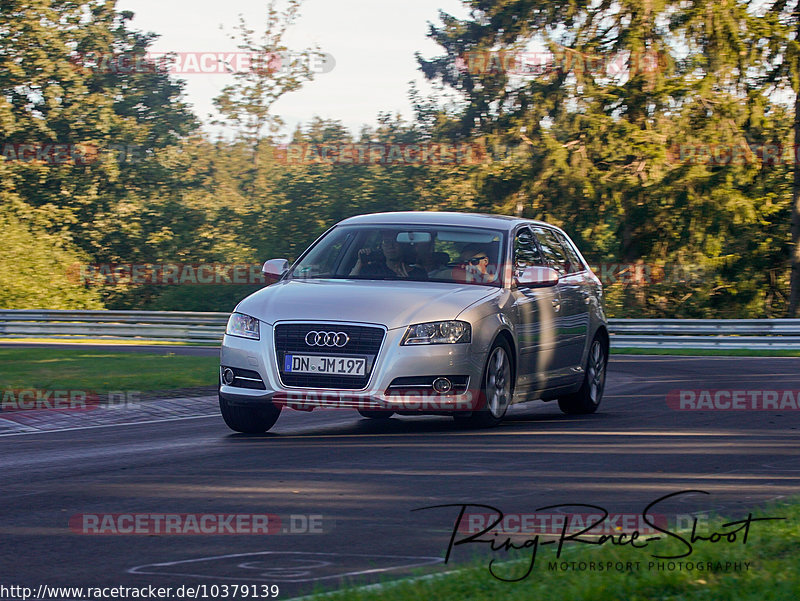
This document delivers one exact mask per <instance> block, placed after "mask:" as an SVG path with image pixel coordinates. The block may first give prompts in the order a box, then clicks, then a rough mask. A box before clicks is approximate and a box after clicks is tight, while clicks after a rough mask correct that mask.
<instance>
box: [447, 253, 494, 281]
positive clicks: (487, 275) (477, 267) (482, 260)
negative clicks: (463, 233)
mask: <svg viewBox="0 0 800 601" xmlns="http://www.w3.org/2000/svg"><path fill="white" fill-rule="evenodd" d="M489 261H490V259H489V253H487V252H486V251H485V250H484V249H483V248H481V247H480V246H477V245H473V244H469V245H467V246H465V247H464V248H463V249H461V253H460V255H459V261H458V262H459V266H458V267H456V268H455V269H454V270H453V272H454V273H453V279H455V280H457V281H463V282H468V283H476V284H492V283H494V282H495V281H497V266H495V265H490V263H489Z"/></svg>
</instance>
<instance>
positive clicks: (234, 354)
mask: <svg viewBox="0 0 800 601" xmlns="http://www.w3.org/2000/svg"><path fill="white" fill-rule="evenodd" d="M316 323H320V322H316ZM330 325H341V324H336V323H331V324H330ZM350 325H374V324H350ZM405 330H406V328H395V329H391V330H387V331H386V335H385V337H384V340H383V344H382V345H381V348H380V350H379V352H378V355H377V356H376V358H375V363H374V366H373V369H372V371H371V374H370V377H369V380H368V383H367V386H366V387H365V388H363V389H361V390H347V389H335V388H295V387H290V386H285V385H283V384H282V383H281V380H280V375H279V372H278V363H277V354H276V351H275V347H274V337H273V326H271V325H269V324H266V323H263V322H262V323H261V339H260V340H250V339H246V338H239V337H236V336H228V335H226V336H225V337H224V338H223V341H222V347H221V350H220V364H221V365H222V366H225V367H231V368H239V369H244V370H250V371H254V372H257V373H258V374H259V376H260V377H261V379H262V380H263V383H264V387H265V389H264V390H255V389H249V388H242V387H239V386H228V385H225V384H223V383H222V381H221V380H220V390H219V392H220V396H221V397H222V398H223V399H224V400H226V401H227V402H229V403H230V404H234V405H250V406H252V405H260V404H266V403H273V404H276V405H282V406H286V407H290V408H293V409H299V410H306V411H310V410H312V409H315V408H344V409H364V410H381V409H383V410H391V411H398V412H403V411H408V412H420V413H439V412H454V411H472V410H474V409H476V408H477V407H478V404H479V390H478V389H479V388H480V382H481V378H482V376H483V368H484V363H485V351H481V350H480V349H476V348H474V347H473V345H474V344H475V343H474V342H473V343H463V344H431V345H418V346H401V345H400V341H401V338H402V337H403V334H404V333H405ZM416 376H442V377H448V376H450V377H454V376H460V377H461V378H462V380H463V378H464V377H466V382H467V384H466V390H465V392H463V393H461V394H452V393H450V394H438V393H436V392H435V391H434V390H432V389H428V388H425V387H420V388H419V389H418V390H407V391H403V392H402V393H401V394H387V393H386V392H387V389H388V388H389V386H390V384H392V382H393V381H395V380H396V379H397V378H408V377H416Z"/></svg>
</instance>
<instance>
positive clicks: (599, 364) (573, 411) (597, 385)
mask: <svg viewBox="0 0 800 601" xmlns="http://www.w3.org/2000/svg"><path fill="white" fill-rule="evenodd" d="M607 363H608V354H607V352H606V347H605V345H604V344H603V341H602V340H600V338H595V339H594V340H593V341H592V346H591V347H589V356H588V357H587V358H586V375H585V376H584V378H583V384H581V387H580V388H579V389H578V392H576V393H574V394H570V395H567V396H563V397H561V398H560V399H558V407H559V409H561V411H563V412H564V413H567V414H570V415H579V414H587V413H594V412H595V411H597V408H598V407H599V406H600V401H601V400H602V399H603V389H604V388H605V385H606V364H607Z"/></svg>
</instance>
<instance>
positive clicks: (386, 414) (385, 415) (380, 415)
mask: <svg viewBox="0 0 800 601" xmlns="http://www.w3.org/2000/svg"><path fill="white" fill-rule="evenodd" d="M358 412H359V413H360V414H361V417H366V418H367V419H389V418H390V417H392V416H393V415H394V411H389V410H386V411H381V410H375V411H370V410H369V409H359V410H358Z"/></svg>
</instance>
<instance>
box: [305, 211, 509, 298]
mask: <svg viewBox="0 0 800 601" xmlns="http://www.w3.org/2000/svg"><path fill="white" fill-rule="evenodd" d="M503 248H505V244H504V234H503V233H502V232H498V231H495V230H488V229H479V228H468V227H454V226H442V227H432V226H417V225H413V226H412V225H380V226H379V225H375V226H363V225H362V226H356V225H351V226H346V225H345V226H339V227H337V228H334V229H333V230H331V231H330V232H328V234H327V235H326V236H325V237H324V238H323V239H322V240H320V241H319V242H318V243H317V244H316V245H315V246H314V247H313V248H312V249H311V250H310V251H309V252H308V254H306V256H305V257H303V259H302V260H301V261H300V262H299V263H298V264H297V265H295V267H294V269H293V270H292V272H291V273H290V275H289V277H290V278H295V279H321V278H328V279H361V280H411V281H431V282H452V283H458V284H477V285H484V286H501V285H502V284H501V277H500V274H499V266H500V265H501V264H502V249H503Z"/></svg>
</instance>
